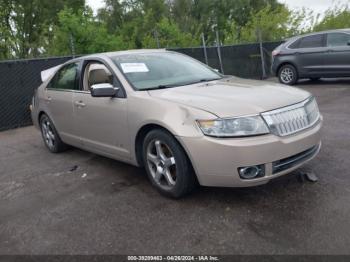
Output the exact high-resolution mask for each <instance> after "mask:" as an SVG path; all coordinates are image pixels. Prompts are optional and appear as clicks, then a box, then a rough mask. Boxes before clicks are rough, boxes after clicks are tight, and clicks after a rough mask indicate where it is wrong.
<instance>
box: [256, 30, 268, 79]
mask: <svg viewBox="0 0 350 262" xmlns="http://www.w3.org/2000/svg"><path fill="white" fill-rule="evenodd" d="M258 37H259V47H260V58H261V68H262V79H266V78H267V75H266V70H265V56H264V48H263V43H262V36H261V30H260V29H258Z"/></svg>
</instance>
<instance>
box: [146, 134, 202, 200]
mask: <svg viewBox="0 0 350 262" xmlns="http://www.w3.org/2000/svg"><path fill="white" fill-rule="evenodd" d="M142 156H143V163H144V166H145V169H146V172H147V175H148V178H149V180H150V181H151V184H152V185H153V186H154V187H155V188H156V189H157V190H158V191H159V192H160V193H161V194H162V195H164V196H167V197H170V198H180V197H183V196H185V195H186V194H189V193H190V192H192V191H193V190H194V188H195V187H196V185H197V180H196V177H195V174H194V172H193V168H192V165H191V162H190V160H189V159H188V157H187V155H186V152H185V151H184V150H183V148H182V147H181V145H180V144H179V142H178V141H176V139H175V138H174V137H173V136H172V135H171V134H170V133H168V132H166V131H164V130H161V129H154V130H152V131H150V132H149V133H148V134H147V135H146V137H145V139H144V141H143V150H142Z"/></svg>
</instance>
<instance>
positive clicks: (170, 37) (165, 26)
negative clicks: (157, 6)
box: [142, 18, 199, 48]
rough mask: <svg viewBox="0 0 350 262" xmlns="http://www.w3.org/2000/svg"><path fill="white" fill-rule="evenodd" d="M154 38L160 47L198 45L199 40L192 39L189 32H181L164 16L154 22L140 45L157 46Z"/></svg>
mask: <svg viewBox="0 0 350 262" xmlns="http://www.w3.org/2000/svg"><path fill="white" fill-rule="evenodd" d="M156 38H158V42H159V45H160V47H162V48H164V47H167V48H169V47H181V46H187V47H190V46H198V45H199V40H196V39H193V38H192V36H191V34H189V33H184V32H181V30H180V29H179V27H178V26H177V24H175V23H170V22H169V20H168V19H166V18H163V19H162V20H161V21H160V22H158V23H157V24H156V26H155V29H154V31H153V32H150V33H148V34H146V35H145V37H144V38H143V41H142V46H143V47H144V48H157V40H156Z"/></svg>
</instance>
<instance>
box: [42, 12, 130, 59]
mask: <svg viewBox="0 0 350 262" xmlns="http://www.w3.org/2000/svg"><path fill="white" fill-rule="evenodd" d="M58 18H59V19H58V24H57V26H55V27H54V32H53V34H54V38H53V39H52V44H51V45H50V47H49V48H48V53H50V54H52V55H66V54H70V53H73V52H75V54H89V53H94V52H106V51H110V50H121V49H125V48H127V47H128V46H127V45H125V44H124V41H123V39H122V38H121V37H120V36H115V35H112V34H109V33H108V31H107V27H106V25H105V24H104V23H103V22H99V21H96V20H95V18H94V16H93V12H92V10H91V9H90V8H89V7H85V9H84V10H78V11H77V12H74V11H73V10H72V9H69V8H65V9H64V10H62V11H61V12H60V13H59V15H58Z"/></svg>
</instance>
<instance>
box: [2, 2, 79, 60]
mask: <svg viewBox="0 0 350 262" xmlns="http://www.w3.org/2000/svg"><path fill="white" fill-rule="evenodd" d="M67 4H69V5H70V6H71V8H72V9H73V10H76V9H77V8H81V7H82V6H84V4H85V0H44V1H42V0H30V1H28V0H0V10H1V17H0V24H1V32H2V37H3V39H2V41H3V42H6V47H5V49H6V51H3V54H4V52H5V53H6V56H8V57H7V58H11V57H13V58H28V57H37V56H40V55H41V53H42V52H43V49H44V48H45V47H46V46H47V45H48V44H49V42H50V37H52V35H51V29H52V27H53V26H54V25H55V24H56V23H57V20H58V17H57V13H58V12H59V11H60V10H62V9H63V8H64V6H65V5H67Z"/></svg>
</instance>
